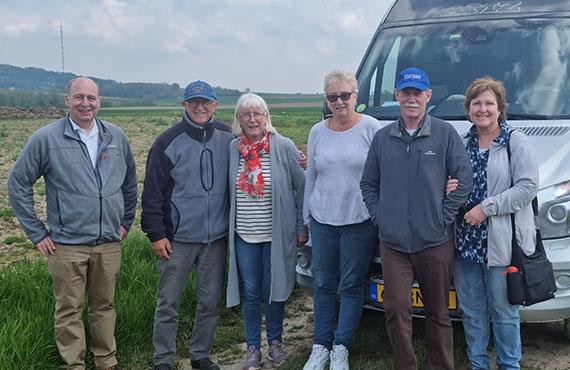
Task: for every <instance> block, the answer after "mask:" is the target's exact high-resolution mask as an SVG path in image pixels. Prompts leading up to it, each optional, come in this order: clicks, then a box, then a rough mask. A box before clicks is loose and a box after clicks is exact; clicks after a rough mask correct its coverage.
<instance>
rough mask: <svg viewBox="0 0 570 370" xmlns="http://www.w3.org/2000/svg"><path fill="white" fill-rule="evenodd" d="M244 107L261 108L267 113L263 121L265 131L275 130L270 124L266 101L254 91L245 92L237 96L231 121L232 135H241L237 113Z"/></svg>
mask: <svg viewBox="0 0 570 370" xmlns="http://www.w3.org/2000/svg"><path fill="white" fill-rule="evenodd" d="M244 108H257V109H261V110H263V111H264V112H265V114H266V115H267V116H266V117H267V120H266V123H265V130H266V131H267V132H277V131H276V130H275V127H273V125H272V124H271V115H270V114H269V108H268V107H267V103H266V102H265V100H263V98H262V97H261V96H259V95H257V94H254V93H245V94H243V95H242V96H240V97H239V99H238V101H237V102H236V111H235V114H234V122H233V123H232V131H233V133H234V135H237V136H239V135H241V132H242V128H241V126H240V124H239V119H238V114H239V112H240V111H241V110H242V109H244Z"/></svg>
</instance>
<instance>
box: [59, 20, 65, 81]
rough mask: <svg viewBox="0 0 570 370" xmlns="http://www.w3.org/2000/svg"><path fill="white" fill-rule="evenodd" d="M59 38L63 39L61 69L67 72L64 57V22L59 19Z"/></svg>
mask: <svg viewBox="0 0 570 370" xmlns="http://www.w3.org/2000/svg"><path fill="white" fill-rule="evenodd" d="M59 39H60V40H61V70H62V71H63V72H65V60H64V59H63V22H62V21H59Z"/></svg>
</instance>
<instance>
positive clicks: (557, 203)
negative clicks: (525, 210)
mask: <svg viewBox="0 0 570 370" xmlns="http://www.w3.org/2000/svg"><path fill="white" fill-rule="evenodd" d="M539 199H540V200H541V206H540V208H539V211H538V221H539V224H540V231H541V234H542V237H543V238H544V239H555V238H564V237H567V236H570V181H565V182H562V183H560V184H556V185H554V186H551V187H549V188H546V189H543V190H541V191H540V194H539Z"/></svg>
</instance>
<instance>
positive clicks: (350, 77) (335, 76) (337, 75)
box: [325, 70, 358, 94]
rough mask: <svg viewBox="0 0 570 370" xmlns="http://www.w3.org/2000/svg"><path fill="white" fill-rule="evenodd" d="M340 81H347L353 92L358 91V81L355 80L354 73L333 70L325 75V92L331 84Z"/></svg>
mask: <svg viewBox="0 0 570 370" xmlns="http://www.w3.org/2000/svg"><path fill="white" fill-rule="evenodd" d="M341 82H346V83H348V84H349V85H350V87H352V90H353V91H354V92H355V93H357V92H358V83H357V82H356V76H355V75H354V73H351V72H347V71H341V70H334V71H331V72H329V73H328V74H327V75H326V76H325V94H326V92H327V90H328V88H329V87H331V85H335V84H338V83H341Z"/></svg>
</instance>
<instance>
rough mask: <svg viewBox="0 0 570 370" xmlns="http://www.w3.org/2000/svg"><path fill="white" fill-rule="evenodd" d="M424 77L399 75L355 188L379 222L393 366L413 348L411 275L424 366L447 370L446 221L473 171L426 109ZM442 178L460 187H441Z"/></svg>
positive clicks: (405, 364)
mask: <svg viewBox="0 0 570 370" xmlns="http://www.w3.org/2000/svg"><path fill="white" fill-rule="evenodd" d="M431 94H432V92H431V89H430V81H429V77H428V76H427V74H426V73H425V72H424V71H423V70H421V69H419V68H406V69H404V70H403V71H401V72H400V73H399V74H398V80H397V83H396V90H395V98H396V100H397V101H398V102H399V104H400V117H399V118H398V120H397V121H395V122H393V123H391V124H389V125H387V126H386V127H384V128H382V129H380V130H379V131H378V132H377V133H376V135H375V137H374V139H373V141H372V144H371V145H370V150H369V152H368V157H367V159H366V164H365V166H364V171H363V174H362V179H361V182H360V188H361V190H362V195H363V197H364V201H365V203H366V206H367V207H368V211H369V212H370V215H371V216H372V218H373V219H374V220H375V221H376V223H377V224H378V226H379V239H380V255H381V258H382V273H383V278H384V284H385V287H384V308H385V310H386V329H387V332H388V336H389V338H390V344H391V345H392V348H393V349H394V368H395V369H416V368H417V361H416V356H415V353H414V348H413V346H412V315H411V314H412V302H411V300H410V295H411V290H412V283H413V281H414V278H415V279H417V281H418V283H419V285H420V288H421V293H422V296H421V297H422V300H423V304H424V305H425V314H426V320H425V325H426V330H425V335H426V352H427V368H428V369H453V329H452V326H451V320H450V319H449V315H448V304H449V296H448V291H449V287H450V281H451V271H452V265H453V251H454V243H453V222H454V220H455V217H456V216H457V213H458V211H459V207H460V206H462V205H463V203H465V201H466V200H467V197H468V196H469V193H470V192H471V187H472V181H473V179H472V177H473V172H472V168H471V163H470V162H469V158H468V157H467V152H466V151H465V148H464V145H463V143H462V141H461V138H460V137H459V135H458V134H457V132H456V131H455V129H454V128H453V127H452V126H451V125H450V124H449V123H447V122H445V121H442V120H440V119H438V118H435V117H431V116H430V115H429V114H427V113H426V110H427V105H428V103H429V101H430V99H431ZM448 176H451V177H453V178H457V179H460V181H459V183H460V184H461V186H460V187H459V188H458V189H457V191H454V192H452V193H450V194H446V193H445V185H446V181H447V179H448Z"/></svg>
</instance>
